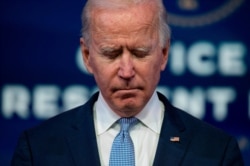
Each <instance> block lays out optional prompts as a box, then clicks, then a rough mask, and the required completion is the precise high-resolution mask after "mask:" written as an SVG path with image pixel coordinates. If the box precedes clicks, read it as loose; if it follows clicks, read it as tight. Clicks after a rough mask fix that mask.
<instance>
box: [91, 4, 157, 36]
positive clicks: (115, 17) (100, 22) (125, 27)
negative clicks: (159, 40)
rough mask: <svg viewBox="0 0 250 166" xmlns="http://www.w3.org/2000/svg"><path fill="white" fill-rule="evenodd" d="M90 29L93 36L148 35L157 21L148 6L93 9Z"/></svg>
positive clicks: (154, 11) (151, 8)
mask: <svg viewBox="0 0 250 166" xmlns="http://www.w3.org/2000/svg"><path fill="white" fill-rule="evenodd" d="M91 18H92V19H91V20H90V21H91V24H90V26H91V27H90V29H91V31H92V33H93V34H103V35H104V34H105V35H108V34H113V35H115V34H119V35H128V34H129V35H131V33H146V34H148V33H150V32H149V31H152V32H153V31H156V29H157V26H158V19H157V16H156V10H155V7H154V6H152V5H150V4H141V5H134V6H130V7H125V8H114V9H112V8H94V9H93V12H92V16H91Z"/></svg>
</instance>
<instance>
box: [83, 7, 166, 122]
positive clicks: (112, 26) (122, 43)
mask: <svg viewBox="0 0 250 166" xmlns="http://www.w3.org/2000/svg"><path fill="white" fill-rule="evenodd" d="M151 8H152V7H150V6H139V7H138V6H137V7H131V8H130V9H129V10H123V9H121V10H112V11H110V10H109V11H108V10H103V11H102V10H98V11H95V12H93V16H92V18H93V19H92V21H91V30H90V35H91V39H90V42H89V43H88V44H86V43H85V41H84V40H83V39H82V38H81V48H82V53H83V58H84V62H85V65H86V67H87V69H88V71H89V72H90V73H92V74H93V75H94V77H95V80H96V83H97V85H98V87H99V89H100V91H101V93H102V95H103V97H104V99H105V101H106V102H107V103H108V105H109V106H110V107H111V109H112V110H113V111H114V112H116V113H117V114H118V115H120V116H122V117H130V116H134V115H136V114H138V113H139V112H140V111H141V110H142V109H143V107H144V106H145V105H146V103H147V102H148V100H149V99H150V97H151V96H152V94H153V92H154V90H155V88H156V86H157V84H158V82H159V79H160V73H161V71H162V70H164V69H165V66H166V62H167V57H168V46H166V47H164V48H163V47H162V46H161V45H160V43H159V34H158V20H157V19H156V16H155V15H154V13H156V12H155V11H154V10H152V9H151Z"/></svg>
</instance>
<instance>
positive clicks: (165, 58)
mask: <svg viewBox="0 0 250 166" xmlns="http://www.w3.org/2000/svg"><path fill="white" fill-rule="evenodd" d="M169 49H170V40H168V41H167V42H166V44H165V46H164V47H163V48H162V63H161V71H163V70H165V68H166V66H167V62H168V52H169Z"/></svg>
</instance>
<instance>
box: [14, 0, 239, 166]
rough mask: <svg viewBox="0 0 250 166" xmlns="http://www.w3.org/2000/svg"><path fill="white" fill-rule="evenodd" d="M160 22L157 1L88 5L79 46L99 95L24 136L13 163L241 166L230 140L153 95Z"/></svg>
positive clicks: (96, 0) (98, 0) (160, 61)
mask: <svg viewBox="0 0 250 166" xmlns="http://www.w3.org/2000/svg"><path fill="white" fill-rule="evenodd" d="M166 18H167V14H166V10H165V9H164V6H163V4H162V2H161V1H160V0H89V1H88V2H87V4H86V5H85V8H84V10H83V14H82V22H83V28H82V34H83V35H82V38H81V39H80V43H81V50H82V54H83V60H84V63H85V65H86V68H87V70H88V71H89V72H90V73H91V74H93V76H94V78H95V80H96V83H97V85H98V87H99V89H100V92H98V93H96V94H94V95H93V96H92V98H91V99H90V100H89V101H88V102H87V103H86V104H84V105H83V106H80V107H78V108H75V109H73V110H70V111H67V112H65V113H62V114H61V115H58V116H56V117H54V118H52V119H49V120H47V121H46V122H44V123H43V124H41V125H39V126H37V127H35V128H33V129H30V130H27V131H25V132H24V133H23V134H22V135H21V137H20V140H19V143H18V146H17V148H16V151H15V153H14V156H13V160H12V165H35V166H38V165H41V166H50V165H51V166H52V165H53V166H54V165H60V166H63V165H78V166H80V165H81V166H82V165H91V166H92V165H128V166H132V165H138V166H147V165H149V166H150V165H161V166H164V165H168V166H174V165H199V166H200V165H202V166H205V165H209V166H211V165H212V166H215V165H225V166H226V165H230V166H231V165H243V161H242V157H241V154H240V150H239V148H238V145H237V142H236V140H235V139H234V138H233V137H231V136H229V135H227V134H226V133H224V132H222V131H220V130H218V129H216V128H214V127H212V126H210V125H208V124H206V123H204V122H202V121H200V120H198V119H196V118H194V117H192V116H190V115H188V114H187V113H185V112H183V111H181V110H179V109H177V108H175V107H173V106H172V105H171V104H170V103H169V101H168V100H167V99H166V98H165V97H164V96H163V95H162V94H160V93H158V92H156V87H157V84H158V82H159V79H160V74H161V71H163V70H164V69H165V67H166V64H167V60H168V51H169V39H170V31H169V27H168V25H167V23H166V20H167V19H166Z"/></svg>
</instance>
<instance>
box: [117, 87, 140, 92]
mask: <svg viewBox="0 0 250 166" xmlns="http://www.w3.org/2000/svg"><path fill="white" fill-rule="evenodd" d="M135 90H142V87H135V88H130V87H129V88H112V92H117V91H120V92H132V91H135Z"/></svg>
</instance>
